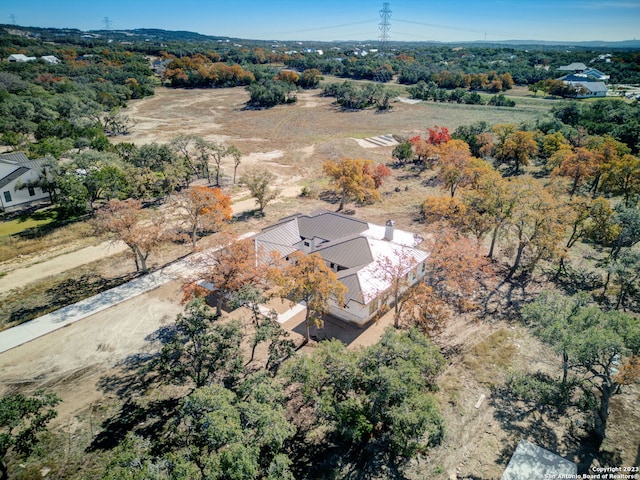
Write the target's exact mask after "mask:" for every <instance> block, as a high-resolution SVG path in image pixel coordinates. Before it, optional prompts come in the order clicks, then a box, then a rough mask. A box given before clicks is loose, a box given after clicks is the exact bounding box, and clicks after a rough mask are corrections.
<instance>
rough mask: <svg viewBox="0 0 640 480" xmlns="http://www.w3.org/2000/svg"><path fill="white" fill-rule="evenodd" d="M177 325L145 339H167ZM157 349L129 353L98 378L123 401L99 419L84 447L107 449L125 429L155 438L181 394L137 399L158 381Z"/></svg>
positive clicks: (154, 340) (163, 328) (122, 435)
mask: <svg viewBox="0 0 640 480" xmlns="http://www.w3.org/2000/svg"><path fill="white" fill-rule="evenodd" d="M175 332H176V329H175V324H169V325H165V326H162V327H160V328H158V329H157V330H156V331H155V332H153V333H151V334H149V335H147V337H146V338H145V340H146V341H148V342H152V343H155V344H158V343H159V344H164V343H167V342H170V341H171V340H172V339H173V337H174V335H175ZM158 360H159V355H158V354H157V353H139V354H134V355H129V356H128V357H127V358H125V359H124V360H123V361H122V362H119V363H118V364H117V365H116V367H119V370H118V371H117V372H116V373H115V374H113V375H107V376H104V377H102V378H100V379H99V380H98V383H97V385H98V388H100V389H101V390H102V391H103V392H105V393H112V394H115V395H116V396H117V397H118V398H120V399H124V400H125V403H124V404H123V405H122V407H121V408H120V411H118V412H117V413H116V414H115V415H113V416H112V417H110V418H108V419H106V420H105V421H104V422H103V423H102V431H101V432H100V433H99V434H98V435H96V437H95V438H94V439H93V441H92V442H91V445H89V447H87V451H89V452H91V451H95V450H109V449H112V448H114V447H116V446H118V445H119V444H120V442H121V441H122V440H123V439H124V438H125V437H126V435H127V433H129V432H132V431H135V432H136V433H137V434H140V435H142V436H144V437H147V438H158V436H159V435H160V434H161V433H162V432H163V431H164V428H165V426H166V423H167V422H168V421H169V420H170V419H171V418H172V417H173V415H174V412H175V410H176V408H177V406H178V404H179V402H180V400H181V397H176V398H173V397H172V398H167V399H161V400H155V401H151V402H148V403H142V402H139V401H136V400H135V399H134V397H136V396H138V397H142V395H143V394H145V393H146V392H147V391H148V390H149V389H150V388H151V387H153V386H156V385H158V384H159V383H160V378H159V376H158V374H157V369H156V366H157V362H158Z"/></svg>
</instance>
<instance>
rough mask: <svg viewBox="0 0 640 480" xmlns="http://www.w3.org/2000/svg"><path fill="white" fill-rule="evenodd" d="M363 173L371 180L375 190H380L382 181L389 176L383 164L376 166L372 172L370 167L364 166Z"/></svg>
mask: <svg viewBox="0 0 640 480" xmlns="http://www.w3.org/2000/svg"><path fill="white" fill-rule="evenodd" d="M364 173H365V174H366V175H369V176H370V177H371V178H373V183H374V184H375V186H376V188H380V187H381V186H382V184H383V182H384V179H385V178H386V177H388V176H390V175H391V170H390V169H389V167H387V166H386V165H385V164H384V163H381V164H379V165H377V166H376V167H375V168H374V169H373V170H372V169H371V165H369V164H367V165H365V166H364Z"/></svg>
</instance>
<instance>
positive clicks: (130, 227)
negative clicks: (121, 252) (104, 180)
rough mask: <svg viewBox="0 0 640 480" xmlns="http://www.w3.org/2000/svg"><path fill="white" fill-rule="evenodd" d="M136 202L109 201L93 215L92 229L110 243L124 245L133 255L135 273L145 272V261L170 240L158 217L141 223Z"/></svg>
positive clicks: (163, 223) (138, 206)
mask: <svg viewBox="0 0 640 480" xmlns="http://www.w3.org/2000/svg"><path fill="white" fill-rule="evenodd" d="M142 216H143V211H142V203H141V202H140V200H134V199H128V200H109V202H107V203H106V204H105V205H104V207H102V208H101V209H100V210H98V211H97V212H96V217H95V223H94V225H95V229H96V232H97V233H98V234H107V235H108V236H109V237H110V238H111V240H112V241H113V242H117V241H122V242H124V243H125V244H126V245H127V246H128V247H129V248H130V249H131V252H132V253H133V258H134V260H135V262H136V271H137V272H143V273H146V272H147V271H148V269H147V259H148V258H149V255H150V254H152V253H153V252H155V251H156V250H157V249H158V248H159V247H160V245H161V244H162V243H163V242H165V241H166V240H168V239H169V238H170V234H169V232H168V230H167V227H166V223H165V222H164V221H163V220H162V219H161V218H160V216H158V215H154V216H153V217H152V218H151V221H150V222H149V221H145V222H142Z"/></svg>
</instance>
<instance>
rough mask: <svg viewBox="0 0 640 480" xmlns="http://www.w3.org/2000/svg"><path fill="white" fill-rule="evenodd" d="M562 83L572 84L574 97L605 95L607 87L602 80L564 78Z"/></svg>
mask: <svg viewBox="0 0 640 480" xmlns="http://www.w3.org/2000/svg"><path fill="white" fill-rule="evenodd" d="M564 83H565V84H566V85H570V86H572V87H573V88H574V89H575V90H576V93H575V95H572V96H573V97H574V98H594V97H606V96H607V91H608V88H607V85H606V84H605V83H604V82H589V81H572V80H565V81H564Z"/></svg>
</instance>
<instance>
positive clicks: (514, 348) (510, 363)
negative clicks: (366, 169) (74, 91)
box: [0, 88, 640, 480]
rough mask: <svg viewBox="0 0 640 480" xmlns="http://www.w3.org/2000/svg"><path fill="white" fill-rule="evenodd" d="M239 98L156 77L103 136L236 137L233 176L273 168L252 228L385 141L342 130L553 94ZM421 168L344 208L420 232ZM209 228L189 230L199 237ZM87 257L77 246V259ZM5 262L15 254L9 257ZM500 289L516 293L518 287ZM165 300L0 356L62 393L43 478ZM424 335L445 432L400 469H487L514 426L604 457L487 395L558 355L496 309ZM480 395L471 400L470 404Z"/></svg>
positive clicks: (489, 115) (12, 368) (172, 294)
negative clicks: (484, 99) (355, 108)
mask: <svg viewBox="0 0 640 480" xmlns="http://www.w3.org/2000/svg"><path fill="white" fill-rule="evenodd" d="M520 94H522V92H520ZM247 98H248V95H247V93H246V92H245V91H244V89H242V88H235V89H224V90H205V91H202V90H171V89H166V88H159V89H157V90H156V95H155V96H154V97H151V98H146V99H143V100H137V101H132V102H131V104H130V106H129V108H128V109H127V110H126V111H125V112H123V113H125V114H126V115H128V116H130V117H131V119H132V120H133V121H134V124H135V126H134V128H133V131H132V133H131V134H130V135H128V136H126V137H121V138H119V139H118V140H117V141H123V142H133V143H136V144H144V143H149V142H167V141H169V140H170V139H171V138H172V137H174V136H176V135H178V134H181V133H189V134H196V135H200V136H202V137H204V138H206V139H209V140H215V141H219V142H223V143H225V144H234V145H235V146H237V147H238V148H239V149H240V151H241V152H242V154H243V158H242V163H241V165H240V167H239V169H238V174H239V175H241V174H242V172H243V170H244V169H246V168H248V167H249V166H252V165H256V164H259V165H261V166H265V167H267V168H269V169H270V170H271V171H273V172H274V173H276V174H277V175H278V184H279V186H280V187H281V188H282V189H283V191H284V193H285V195H283V196H282V198H280V199H279V201H278V202H275V203H273V204H272V205H269V206H268V207H267V209H266V217H265V218H257V217H254V216H252V215H250V214H247V215H239V216H238V218H237V220H236V222H235V223H234V224H232V228H234V229H236V231H238V232H246V231H249V230H253V231H257V230H259V229H260V228H262V227H264V226H266V225H268V224H269V223H272V222H273V221H275V220H277V219H278V218H280V217H282V216H285V215H289V214H291V213H294V212H296V211H302V212H310V211H312V210H314V209H317V208H327V209H335V208H336V205H334V204H332V203H330V202H328V201H325V200H322V199H321V197H322V196H318V194H321V193H322V192H323V191H324V190H326V187H327V184H326V180H324V179H323V178H322V174H321V166H322V163H323V162H324V161H325V160H327V159H339V158H342V157H361V158H369V159H372V160H374V161H376V162H389V161H390V160H391V150H392V147H379V148H364V147H363V146H361V145H360V144H359V143H358V142H356V141H355V139H362V138H366V137H371V136H378V135H384V134H393V135H395V136H397V137H405V138H406V137H409V136H412V135H415V134H417V133H422V132H424V131H425V130H426V128H428V127H432V126H434V125H440V126H446V127H448V128H449V129H450V130H451V131H453V130H454V129H455V128H456V127H457V126H459V125H463V124H469V123H472V122H475V121H479V120H485V121H487V122H489V123H519V122H523V121H531V122H535V120H536V119H537V118H540V117H542V116H544V115H545V114H546V112H547V111H548V110H549V108H550V107H551V105H553V104H554V103H553V101H545V100H543V99H533V98H525V100H526V101H523V102H522V105H519V106H517V107H516V108H492V107H478V106H475V107H474V106H464V105H450V104H435V103H431V102H429V103H419V104H408V103H403V102H400V101H397V102H394V103H393V104H392V105H393V108H392V109H391V111H389V112H386V113H377V112H375V111H372V110H367V111H360V112H343V111H340V110H339V109H337V108H336V107H335V105H333V104H332V101H333V99H331V98H325V97H322V96H320V91H319V90H317V91H309V92H304V93H301V94H300V95H299V97H298V103H297V104H295V105H288V106H279V107H276V108H273V109H269V110H247V109H245V102H246V100H247ZM516 101H518V99H517V98H516ZM232 172H233V167H232V165H231V164H227V165H223V174H224V175H225V178H226V180H227V181H226V184H227V185H228V184H229V183H230V182H229V177H230V175H231V174H232ZM427 178H428V174H426V173H424V174H422V175H421V176H419V175H417V174H415V173H414V172H411V171H407V170H402V169H397V170H395V169H394V170H393V175H392V177H391V178H390V179H389V181H388V182H387V183H385V185H384V186H383V187H382V189H381V190H382V201H381V202H380V203H377V204H373V205H366V206H362V207H360V206H359V207H355V212H356V213H355V214H356V216H357V217H359V218H362V219H366V220H369V221H372V222H375V223H382V222H384V221H385V220H386V219H389V218H392V219H394V220H395V221H396V224H397V225H398V227H399V228H402V229H406V230H412V231H418V232H420V231H422V229H423V226H422V225H421V224H420V223H419V222H418V212H419V205H420V203H421V201H422V200H423V199H424V197H425V196H426V195H428V194H433V193H437V192H439V190H438V189H437V188H435V187H433V186H430V183H429V182H427V181H426V180H427ZM302 186H305V187H307V188H308V189H309V191H310V192H312V195H311V196H310V197H306V198H300V197H297V196H296V193H297V192H298V191H299V188H300V187H302ZM226 188H228V189H229V190H228V191H229V192H230V193H231V194H232V195H233V197H234V199H235V200H236V201H237V202H238V204H240V202H244V203H243V205H244V204H246V205H247V208H249V209H250V208H251V207H250V204H251V202H250V201H249V202H248V203H247V199H248V195H247V192H246V191H244V190H243V189H242V188H241V187H237V186H235V187H231V186H227V187H226ZM314 194H315V195H314ZM348 208H354V207H353V206H352V205H350V206H349V207H348ZM80 232H83V230H82V229H80ZM80 235H82V233H80ZM210 240H211V239H204V240H203V242H204V243H205V244H206V242H208V241H210ZM179 248H182V247H179ZM59 249H60V245H57V246H56V248H54V249H52V252H54V253H55V254H60V250H59ZM183 253H184V252H182V251H178V250H171V251H169V250H168V251H166V252H163V253H162V255H160V256H158V258H156V260H154V261H155V262H156V263H159V264H161V263H162V262H163V261H168V260H171V259H173V258H176V257H177V256H179V255H181V254H183ZM121 255H122V254H118V256H114V257H112V258H107V259H105V260H102V261H99V262H97V263H92V264H90V265H87V266H85V267H80V268H79V269H77V270H71V271H68V272H65V273H64V274H61V275H62V276H56V277H53V278H48V279H46V280H43V279H39V278H37V276H36V277H35V278H34V279H33V282H32V283H33V284H34V285H31V287H34V288H35V284H37V282H45V281H46V282H47V288H49V289H51V288H55V285H56V282H58V284H60V283H61V282H63V281H72V279H76V280H77V279H78V278H81V277H82V275H87V274H89V273H94V274H97V275H100V276H101V278H102V277H104V278H114V277H117V276H122V275H125V274H126V273H127V271H130V269H131V268H132V262H130V260H129V259H125V257H123V256H121ZM95 260H97V259H95V258H88V259H87V263H89V262H90V261H95ZM16 261H17V260H16ZM2 266H3V268H4V269H5V271H10V270H11V269H12V267H11V265H6V264H3V265H2ZM13 268H19V266H18V265H13ZM27 288H30V287H29V286H27ZM540 288H542V287H540ZM502 293H505V292H502ZM508 294H509V295H513V296H514V297H517V296H518V292H508ZM33 295H37V294H36V293H33ZM505 295H506V293H505ZM1 296H2V293H1V292H0V298H1ZM179 299H180V290H179V283H178V282H173V283H170V284H167V285H166V286H165V287H162V288H161V289H159V290H156V291H153V292H150V293H148V294H145V295H142V296H140V297H138V298H135V299H133V300H129V301H127V302H126V303H123V304H121V305H118V306H115V307H112V308H111V309H108V310H105V311H103V312H101V313H100V314H97V315H94V316H93V317H89V318H87V319H85V320H82V321H80V322H77V323H76V324H73V325H71V326H69V327H67V328H65V329H62V330H59V331H57V332H54V333H52V334H50V335H48V336H46V337H42V338H40V339H37V340H34V341H32V342H30V343H28V344H25V345H23V346H20V347H18V348H15V349H13V350H10V351H8V352H5V353H4V354H0V385H1V386H2V388H0V393H3V391H9V390H11V389H15V388H23V389H27V390H29V389H34V388H37V387H40V386H44V387H47V388H51V389H52V390H54V391H55V392H56V393H58V394H59V395H60V396H61V397H62V398H63V400H64V402H63V403H62V404H61V407H60V415H59V417H58V418H57V419H56V420H55V422H54V430H55V435H56V438H58V439H62V440H63V443H62V444H61V445H60V446H59V447H57V448H58V450H56V451H52V452H51V456H52V457H53V456H55V457H56V459H57V461H58V464H59V465H58V466H57V467H55V469H54V470H53V471H52V472H53V473H57V475H55V478H75V479H81V478H85V477H83V472H85V474H86V472H92V470H91V469H92V468H93V465H94V462H95V458H94V455H96V454H95V452H87V451H86V448H87V446H88V444H89V443H90V442H91V440H92V438H93V437H94V436H95V435H96V433H98V432H99V431H100V430H101V428H102V427H101V422H102V421H104V420H107V419H108V418H110V415H112V414H113V413H114V412H115V411H117V410H118V409H119V406H120V405H121V403H122V401H123V400H122V398H129V397H130V396H131V395H138V393H133V392H125V393H124V395H123V394H122V392H121V393H120V394H119V393H118V392H116V391H115V390H113V389H109V388H105V381H104V379H105V378H108V377H113V376H118V375H120V376H121V377H122V378H123V379H124V378H125V376H126V371H127V367H126V365H125V364H123V362H124V361H125V360H126V359H127V358H131V356H132V355H137V354H144V353H148V352H150V351H152V350H153V348H154V347H153V346H152V344H150V343H149V342H148V341H147V339H148V338H149V335H151V334H152V333H153V332H154V331H155V330H156V329H158V328H160V327H161V326H162V325H164V324H166V323H167V322H169V321H172V320H173V319H174V318H175V315H176V314H177V313H178V312H179V311H180V309H181V307H180V305H179ZM390 322H391V319H390V317H385V318H383V319H381V320H380V321H379V322H378V323H377V324H375V325H373V326H372V327H370V328H368V329H366V330H359V329H353V328H346V327H344V326H339V325H333V326H331V325H329V326H328V327H327V329H326V331H325V335H327V336H335V337H337V338H342V339H343V340H345V341H346V342H348V343H350V344H351V345H352V348H358V347H359V346H362V345H368V344H371V343H374V342H375V341H377V339H378V338H379V337H380V335H381V332H382V330H383V328H384V326H385V325H387V324H389V323H390ZM285 327H287V328H291V330H292V331H293V332H294V334H293V335H294V338H297V337H295V335H297V334H296V333H295V332H296V331H297V330H296V329H299V327H300V325H299V320H296V319H295V318H294V319H292V321H291V324H287V325H285ZM436 342H437V343H438V344H439V345H440V346H441V347H442V349H443V351H445V352H446V354H447V358H448V359H449V366H448V368H447V370H446V371H445V372H444V373H443V374H442V376H441V378H440V382H439V383H440V385H441V390H440V392H439V393H438V401H439V403H440V406H441V409H442V412H443V414H444V415H445V418H446V429H447V433H446V437H445V440H444V443H443V444H442V445H441V446H440V447H438V448H435V449H433V450H431V451H429V452H428V453H427V454H425V455H423V456H421V457H419V458H418V459H416V460H415V461H413V462H412V463H411V465H410V466H409V468H408V470H407V471H406V477H407V478H412V479H423V478H435V479H453V478H471V479H484V480H489V479H494V478H500V476H501V473H502V470H503V469H504V467H505V466H506V463H507V462H508V459H509V457H510V454H511V453H512V452H513V450H514V449H515V445H516V444H517V443H518V441H519V440H520V439H521V438H526V439H528V440H530V441H533V442H534V443H539V444H541V445H543V446H546V447H548V448H550V449H552V450H555V451H556V452H558V453H559V454H561V455H564V456H566V457H567V458H569V459H571V460H573V461H575V462H576V463H579V464H580V465H581V467H582V468H586V467H587V466H588V465H597V464H598V463H599V462H603V461H604V460H603V459H602V458H597V457H596V456H594V454H595V452H593V451H590V450H589V448H588V446H586V447H585V446H584V445H582V444H581V442H580V435H581V434H583V433H584V432H583V431H582V430H581V428H580V426H579V425H576V424H575V423H572V421H571V420H570V419H563V418H551V417H550V416H549V415H547V414H545V413H539V412H530V411H526V410H525V409H524V407H523V406H521V405H515V404H512V405H505V403H504V399H503V398H502V397H500V395H499V394H497V393H496V392H498V390H499V387H500V385H501V384H502V383H503V382H504V380H505V379H506V378H507V375H508V374H509V372H511V371H515V370H520V369H525V370H529V371H536V370H542V371H545V372H548V373H551V374H557V373H558V371H559V369H558V367H559V360H558V359H557V358H556V357H555V355H554V354H553V353H552V352H550V351H549V350H548V349H547V348H545V347H544V346H542V345H541V344H540V343H539V342H538V341H537V340H535V339H534V338H532V337H531V335H530V334H528V333H527V331H526V330H525V329H524V328H523V327H521V326H519V325H518V324H517V322H514V321H512V320H511V319H509V318H501V319H499V320H498V319H492V318H486V319H483V320H482V321H478V320H477V319H475V318H472V317H471V316H466V317H459V318H456V319H455V320H454V321H452V322H451V324H450V325H449V326H448V327H447V329H446V330H445V331H444V332H443V333H442V334H441V335H440V336H439V337H438V338H437V339H436ZM481 395H484V396H485V399H484V400H483V401H482V402H479V399H480V398H481ZM478 403H480V405H479V406H478V408H476V405H477V404H478ZM639 403H640V397H639V390H638V389H637V388H629V389H627V390H625V391H624V393H623V395H620V396H617V397H616V398H615V400H614V401H613V404H612V417H611V424H610V427H609V435H610V436H609V439H608V440H607V445H605V446H606V448H607V449H608V451H610V452H611V455H612V456H613V457H614V458H615V461H616V462H618V463H619V465H625V466H631V465H633V464H634V462H637V461H638V455H639V453H640V452H639V451H638V450H637V449H638V445H639V444H640V427H638V425H640V405H639ZM56 459H53V458H49V459H46V457H45V460H44V461H43V463H41V464H38V465H47V464H49V465H51V464H52V462H54V460H56ZM36 462H37V460H36ZM47 462H49V463H47ZM36 464H37V463H36ZM92 475H94V476H93V477H92V478H99V473H98V472H92ZM33 478H37V477H33Z"/></svg>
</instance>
